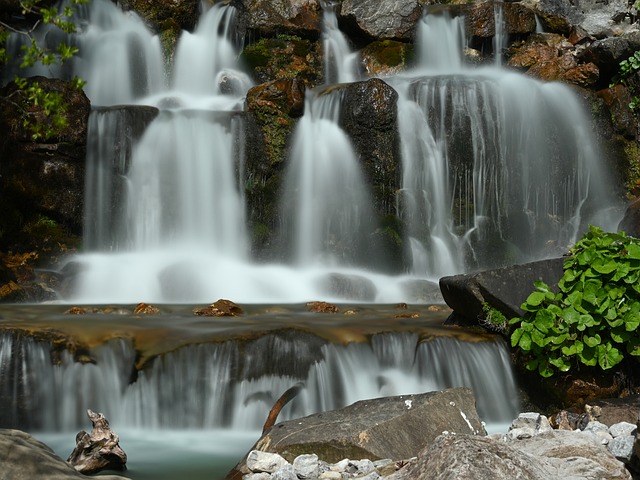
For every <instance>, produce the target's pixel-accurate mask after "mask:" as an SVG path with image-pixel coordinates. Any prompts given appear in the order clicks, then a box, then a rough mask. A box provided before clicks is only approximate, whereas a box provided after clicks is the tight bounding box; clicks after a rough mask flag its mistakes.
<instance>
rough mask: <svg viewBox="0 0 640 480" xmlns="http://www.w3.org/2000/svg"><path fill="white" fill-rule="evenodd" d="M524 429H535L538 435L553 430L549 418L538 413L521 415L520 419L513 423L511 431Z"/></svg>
mask: <svg viewBox="0 0 640 480" xmlns="http://www.w3.org/2000/svg"><path fill="white" fill-rule="evenodd" d="M523 427H527V428H531V429H533V431H534V432H535V433H536V434H539V433H545V432H550V431H551V430H552V428H551V424H550V423H549V420H548V419H547V417H545V416H544V415H540V414H539V413H536V412H525V413H520V414H519V415H518V418H516V419H515V420H514V421H513V422H511V427H509V430H513V429H517V428H523Z"/></svg>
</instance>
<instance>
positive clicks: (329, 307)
mask: <svg viewBox="0 0 640 480" xmlns="http://www.w3.org/2000/svg"><path fill="white" fill-rule="evenodd" d="M306 306H307V310H309V311H310V312H314V313H338V311H339V309H338V307H336V306H335V305H333V304H332V303H328V302H307V304H306Z"/></svg>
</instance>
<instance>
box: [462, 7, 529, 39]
mask: <svg viewBox="0 0 640 480" xmlns="http://www.w3.org/2000/svg"><path fill="white" fill-rule="evenodd" d="M502 8H503V18H504V23H505V28H504V30H505V33H506V34H509V35H514V36H515V35H529V34H531V33H534V32H535V31H536V18H535V14H534V12H533V10H531V9H530V8H528V7H527V6H525V5H522V4H520V3H505V4H503V5H502ZM465 26H466V33H467V34H468V35H470V36H472V37H476V39H491V38H493V36H494V35H495V32H496V25H495V4H494V3H493V2H480V3H476V4H474V5H472V6H471V7H470V8H469V9H468V10H467V11H466V13H465ZM476 41H477V40H476Z"/></svg>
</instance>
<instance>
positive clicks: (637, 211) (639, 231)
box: [618, 198, 640, 238]
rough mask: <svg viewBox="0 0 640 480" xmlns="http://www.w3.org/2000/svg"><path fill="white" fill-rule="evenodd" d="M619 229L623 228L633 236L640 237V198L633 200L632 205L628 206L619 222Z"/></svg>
mask: <svg viewBox="0 0 640 480" xmlns="http://www.w3.org/2000/svg"><path fill="white" fill-rule="evenodd" d="M618 230H622V231H623V232H625V233H627V234H628V235H631V236H632V237H636V238H640V198H638V199H636V200H634V201H633V202H631V205H629V207H627V210H626V211H625V212H624V217H622V220H620V223H619V224H618Z"/></svg>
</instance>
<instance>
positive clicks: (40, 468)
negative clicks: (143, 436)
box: [0, 429, 126, 480]
mask: <svg viewBox="0 0 640 480" xmlns="http://www.w3.org/2000/svg"><path fill="white" fill-rule="evenodd" d="M0 464H1V465H2V476H3V478H7V479H11V480H33V479H34V478H46V479H47V480H66V479H88V478H91V477H87V476H85V475H83V474H81V473H80V472H78V471H77V470H75V469H74V468H73V467H72V466H71V465H69V464H68V463H66V462H65V461H64V460H62V459H61V458H60V457H58V456H57V455H56V454H55V453H53V451H52V450H51V449H50V448H49V447H47V446H46V445H45V444H44V443H42V442H39V441H38V440H36V439H35V438H33V437H32V436H31V435H29V434H28V433H25V432H21V431H19V430H6V429H0ZM100 479H101V480H126V479H125V477H120V476H116V475H104V476H100Z"/></svg>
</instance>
